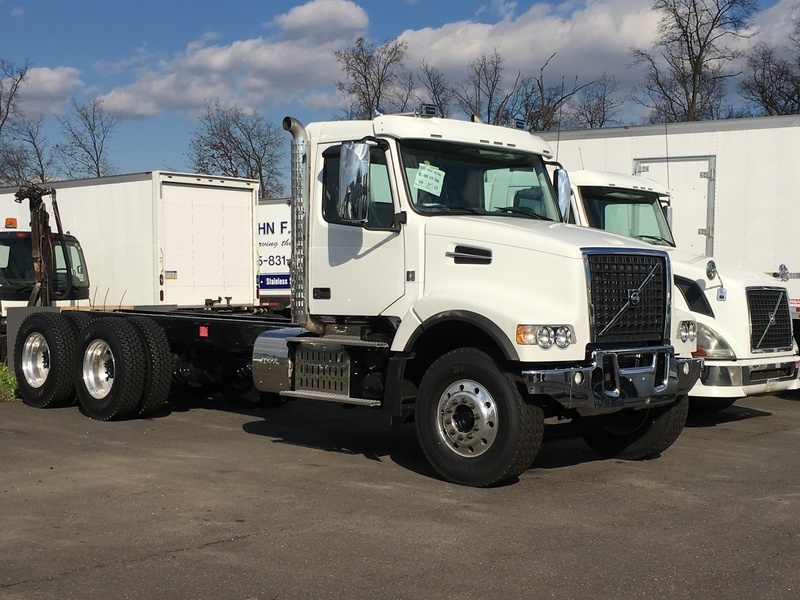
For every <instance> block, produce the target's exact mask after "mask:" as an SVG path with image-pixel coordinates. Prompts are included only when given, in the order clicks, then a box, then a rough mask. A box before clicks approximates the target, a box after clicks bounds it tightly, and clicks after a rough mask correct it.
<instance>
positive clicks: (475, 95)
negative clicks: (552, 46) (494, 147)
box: [454, 48, 522, 125]
mask: <svg viewBox="0 0 800 600" xmlns="http://www.w3.org/2000/svg"><path fill="white" fill-rule="evenodd" d="M504 62H505V61H504V59H503V57H502V56H501V55H500V53H499V52H498V51H497V48H495V49H494V51H493V52H492V54H490V55H488V56H487V55H486V54H482V55H481V56H480V58H475V59H473V60H471V61H470V62H469V67H468V75H467V78H466V79H465V80H464V81H462V82H461V84H459V86H458V88H457V89H455V90H454V93H455V97H456V100H457V102H458V104H459V106H461V109H462V110H463V111H464V112H465V113H466V114H467V115H470V116H472V115H475V116H477V117H480V119H481V120H482V121H483V122H484V123H491V124H493V125H498V124H500V123H503V122H505V121H507V120H508V118H509V110H508V104H509V101H510V100H511V99H512V98H514V96H515V94H516V93H517V91H518V88H519V85H520V80H521V78H522V75H521V74H520V73H517V76H516V78H515V79H514V83H513V84H511V86H510V87H506V86H505V82H504V80H503V71H504V70H505V65H504ZM512 116H513V115H512Z"/></svg>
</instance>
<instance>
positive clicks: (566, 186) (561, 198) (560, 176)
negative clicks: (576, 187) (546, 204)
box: [553, 169, 572, 223]
mask: <svg viewBox="0 0 800 600" xmlns="http://www.w3.org/2000/svg"><path fill="white" fill-rule="evenodd" d="M553 179H554V184H555V188H556V197H557V199H558V209H559V210H560V211H561V219H562V220H563V221H564V223H566V222H567V220H568V219H569V209H570V202H569V196H570V194H571V193H572V188H571V187H570V183H569V175H568V174H567V172H566V171H565V170H564V169H556V170H555V172H554V173H553Z"/></svg>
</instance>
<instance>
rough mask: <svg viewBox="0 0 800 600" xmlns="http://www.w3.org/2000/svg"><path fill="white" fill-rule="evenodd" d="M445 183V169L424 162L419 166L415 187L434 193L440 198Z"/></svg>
mask: <svg viewBox="0 0 800 600" xmlns="http://www.w3.org/2000/svg"><path fill="white" fill-rule="evenodd" d="M443 185H444V171H440V170H439V169H437V168H436V167H432V166H430V165H426V164H424V163H423V164H421V165H420V166H419V169H418V170H417V176H416V177H415V178H414V187H415V188H417V189H418V190H422V191H423V192H428V193H430V194H433V195H434V196H436V197H437V198H438V197H439V195H440V194H441V193H442V186H443Z"/></svg>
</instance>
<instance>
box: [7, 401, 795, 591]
mask: <svg viewBox="0 0 800 600" xmlns="http://www.w3.org/2000/svg"><path fill="white" fill-rule="evenodd" d="M799 448H800V395H798V396H786V397H781V398H778V397H771V396H770V397H764V398H755V399H746V400H742V401H739V402H738V403H737V404H736V405H734V406H733V407H731V408H729V409H727V410H725V411H723V412H721V413H718V414H714V415H709V416H692V417H690V421H689V423H688V425H687V428H686V429H685V431H684V433H683V434H682V436H681V438H680V439H679V440H678V441H677V442H676V444H675V445H674V446H673V447H672V448H670V449H669V450H668V451H666V452H665V453H664V454H663V456H661V457H659V458H658V459H655V460H651V461H646V462H625V461H620V460H604V459H601V458H600V457H599V456H597V455H596V454H594V453H593V452H592V451H591V450H590V449H589V448H588V447H587V446H586V445H585V444H584V443H583V442H582V441H580V440H561V441H553V442H549V443H545V445H544V446H543V448H542V451H541V452H540V454H539V457H538V458H537V460H536V461H535V463H534V464H533V466H532V468H531V469H529V470H528V471H527V472H525V473H524V474H523V475H522V476H521V477H520V479H519V481H517V482H515V483H513V484H511V485H507V486H504V487H501V488H496V489H488V490H484V489H471V488H464V487H459V486H455V485H451V484H449V483H446V482H443V481H441V480H440V479H438V478H437V477H436V476H435V474H434V473H433V471H432V470H431V469H430V468H429V467H428V466H427V463H426V462H425V459H424V457H423V455H422V453H421V451H420V450H419V448H418V446H417V443H416V438H415V432H414V428H413V425H412V426H407V427H401V428H389V427H388V425H386V424H384V423H383V421H382V419H381V418H380V417H379V415H378V414H376V413H374V412H370V411H368V410H365V409H354V410H344V409H342V408H340V407H339V406H336V405H326V404H317V403H311V402H308V403H307V402H301V401H298V402H292V403H289V404H286V405H284V406H282V407H280V408H277V409H263V410H254V411H242V410H236V409H233V408H231V407H228V406H226V405H223V404H214V403H212V401H211V400H175V401H174V402H173V403H172V404H171V411H170V414H168V415H165V416H161V417H158V418H154V419H148V420H134V421H126V422H120V423H100V422H95V421H91V420H90V419H88V418H86V417H84V416H83V415H81V414H80V412H79V410H78V409H77V408H65V409H57V410H37V409H33V408H29V407H27V406H25V405H23V404H21V403H8V404H0V457H2V466H0V528H1V529H0V532H1V534H2V535H0V553H1V555H2V558H0V598H3V599H23V598H24V599H39V598H60V599H64V598H75V599H81V600H92V599H103V600H108V599H116V598H135V599H140V598H141V599H149V598H167V599H183V598H187V599H194V598H203V599H205V598H209V599H228V598H230V599H241V600H245V599H249V600H253V599H258V600H262V599H294V598H298V599H301V598H302V599H305V598H351V599H353V598H369V599H382V598H392V599H393V598H436V599H450V598H452V599H458V600H465V599H470V598H569V599H580V598H587V599H588V598H592V599H597V598H670V599H672V598H702V599H709V598H727V599H730V598H748V599H752V598H759V599H768V598H781V599H782V598H797V597H798V596H800V461H799V460H798V454H799V453H798V449H799Z"/></svg>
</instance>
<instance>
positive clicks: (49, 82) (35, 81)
mask: <svg viewBox="0 0 800 600" xmlns="http://www.w3.org/2000/svg"><path fill="white" fill-rule="evenodd" d="M82 85H83V82H82V81H81V78H80V71H78V69H75V68H73V67H56V68H54V69H50V68H45V67H32V68H30V69H28V72H27V73H26V75H25V80H24V83H23V86H22V87H21V88H20V92H19V102H20V107H21V108H22V110H23V112H24V113H25V115H26V116H28V117H36V116H39V115H54V114H57V113H58V112H60V110H61V107H62V106H63V105H64V103H66V102H67V101H68V100H69V98H70V97H71V95H72V93H73V90H74V89H75V88H77V87H79V86H82Z"/></svg>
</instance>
